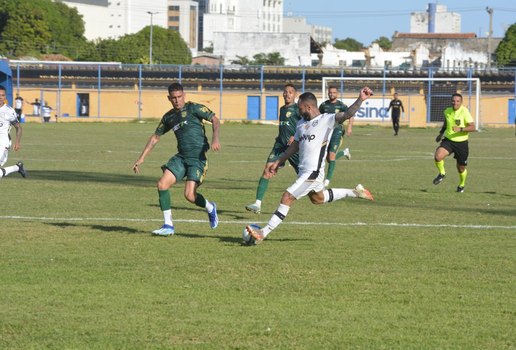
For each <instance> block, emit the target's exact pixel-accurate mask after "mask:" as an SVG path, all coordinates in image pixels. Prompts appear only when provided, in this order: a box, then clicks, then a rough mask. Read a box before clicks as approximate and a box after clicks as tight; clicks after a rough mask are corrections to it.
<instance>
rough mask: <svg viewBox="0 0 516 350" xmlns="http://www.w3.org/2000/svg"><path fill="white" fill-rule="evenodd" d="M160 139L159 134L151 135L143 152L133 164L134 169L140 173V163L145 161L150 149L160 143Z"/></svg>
mask: <svg viewBox="0 0 516 350" xmlns="http://www.w3.org/2000/svg"><path fill="white" fill-rule="evenodd" d="M158 141H159V136H158V135H152V136H151V137H149V140H148V141H147V144H146V145H145V148H144V149H143V151H142V154H140V156H139V157H138V159H136V162H134V164H133V171H134V172H135V173H136V174H139V173H140V165H142V164H143V162H144V161H145V157H147V155H148V154H149V153H150V151H152V149H153V148H154V146H155V145H156V144H157V143H158Z"/></svg>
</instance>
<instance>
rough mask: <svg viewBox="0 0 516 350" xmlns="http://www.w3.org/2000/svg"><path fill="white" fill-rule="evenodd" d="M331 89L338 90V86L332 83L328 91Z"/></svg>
mask: <svg viewBox="0 0 516 350" xmlns="http://www.w3.org/2000/svg"><path fill="white" fill-rule="evenodd" d="M330 89H335V90H338V89H337V87H336V86H335V85H330V86H328V91H330Z"/></svg>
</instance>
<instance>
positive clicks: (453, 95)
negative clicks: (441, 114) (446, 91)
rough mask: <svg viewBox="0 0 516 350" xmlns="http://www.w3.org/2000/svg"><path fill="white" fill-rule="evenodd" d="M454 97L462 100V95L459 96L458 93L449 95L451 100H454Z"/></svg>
mask: <svg viewBox="0 0 516 350" xmlns="http://www.w3.org/2000/svg"><path fill="white" fill-rule="evenodd" d="M455 96H457V97H460V99H461V100H462V95H461V94H459V93H458V92H456V93H454V94H452V95H451V97H452V98H454V97H455Z"/></svg>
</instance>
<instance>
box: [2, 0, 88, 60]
mask: <svg viewBox="0 0 516 350" xmlns="http://www.w3.org/2000/svg"><path fill="white" fill-rule="evenodd" d="M0 37H1V39H2V40H1V43H0V50H2V51H3V52H5V53H6V54H7V55H8V56H11V57H20V56H24V55H32V56H36V57H37V56H39V55H40V54H43V53H60V54H63V55H65V56H73V54H74V53H77V52H78V50H79V48H80V47H82V46H84V45H86V44H87V40H86V38H85V37H84V22H83V20H82V18H81V16H80V15H79V13H78V12H77V10H76V9H72V8H69V7H68V6H66V5H65V4H63V3H60V2H53V1H50V0H0Z"/></svg>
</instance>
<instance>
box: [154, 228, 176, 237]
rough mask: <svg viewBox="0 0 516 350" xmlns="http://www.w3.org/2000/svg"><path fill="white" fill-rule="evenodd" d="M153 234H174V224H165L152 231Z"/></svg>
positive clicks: (165, 235)
mask: <svg viewBox="0 0 516 350" xmlns="http://www.w3.org/2000/svg"><path fill="white" fill-rule="evenodd" d="M152 234H154V235H156V236H164V237H167V236H172V235H173V234H174V226H170V225H163V226H161V227H160V228H159V229H157V230H154V231H152Z"/></svg>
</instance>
